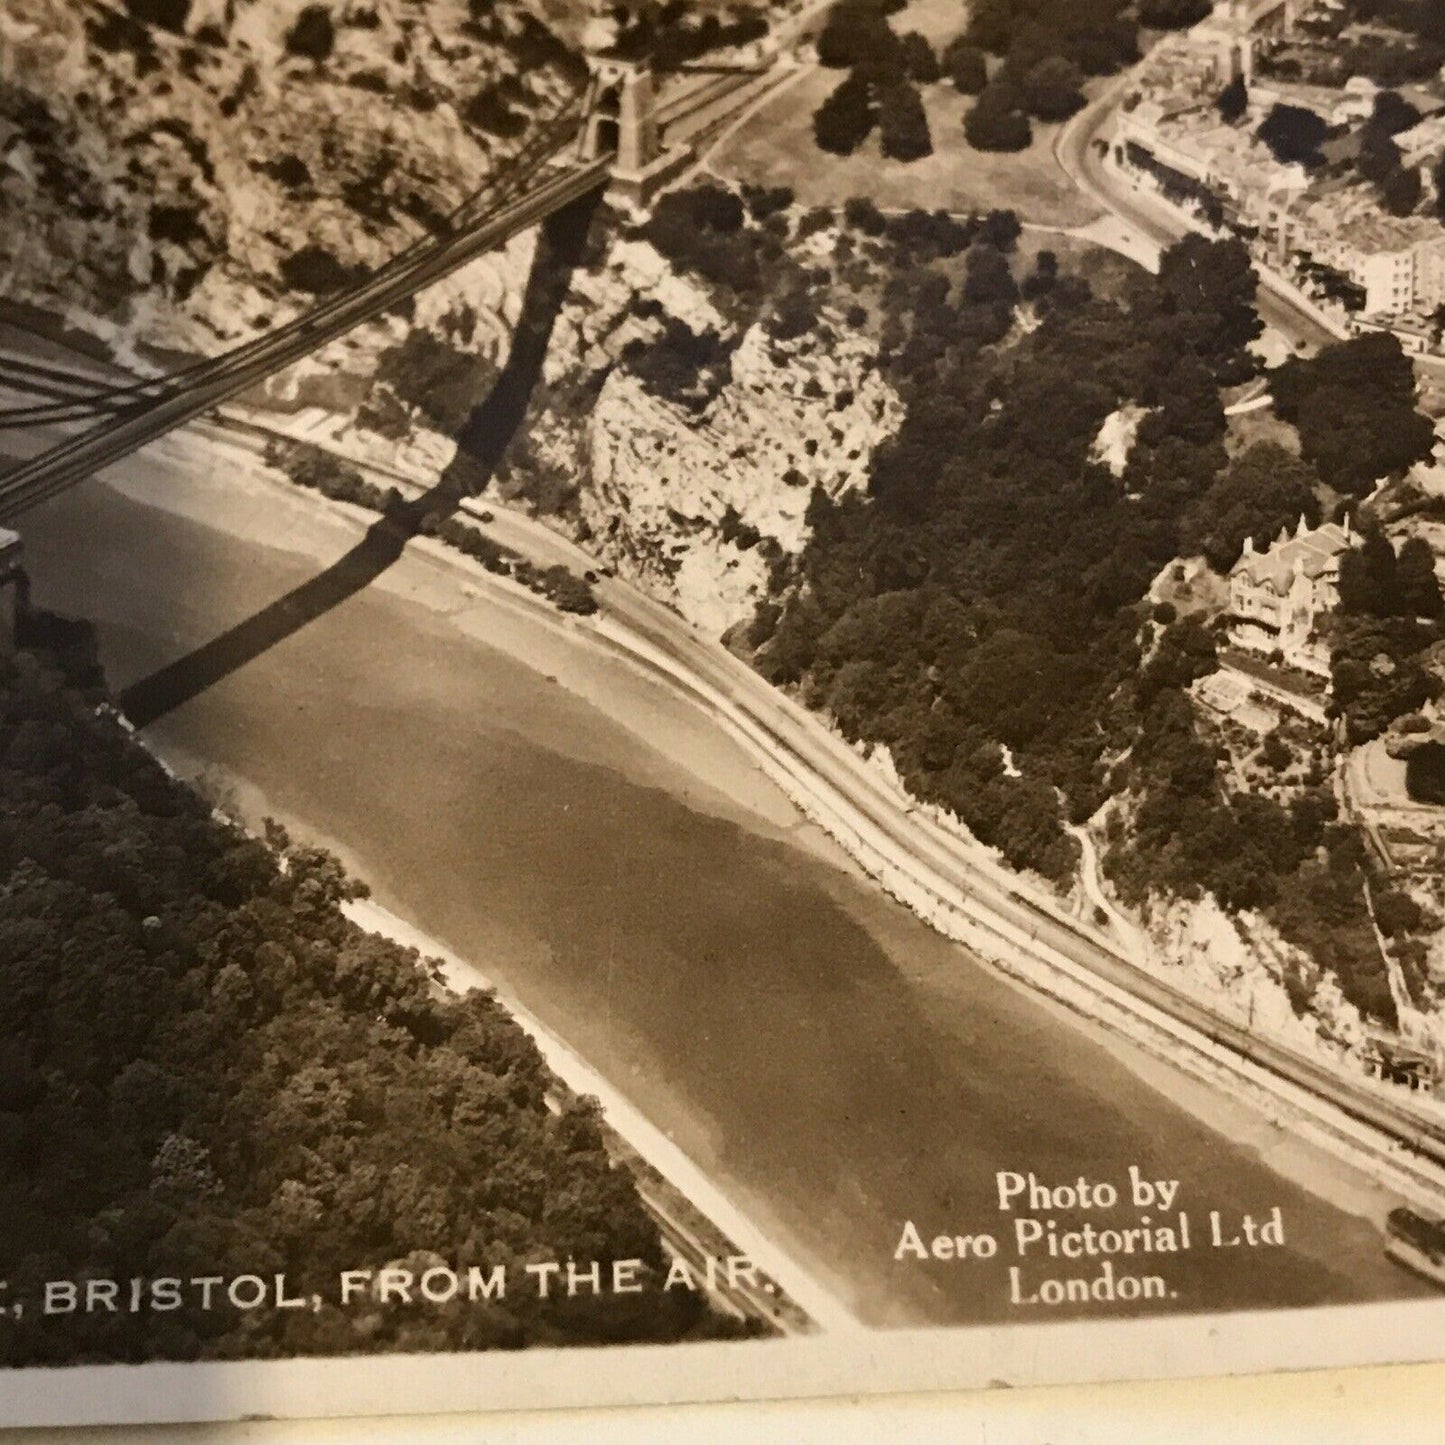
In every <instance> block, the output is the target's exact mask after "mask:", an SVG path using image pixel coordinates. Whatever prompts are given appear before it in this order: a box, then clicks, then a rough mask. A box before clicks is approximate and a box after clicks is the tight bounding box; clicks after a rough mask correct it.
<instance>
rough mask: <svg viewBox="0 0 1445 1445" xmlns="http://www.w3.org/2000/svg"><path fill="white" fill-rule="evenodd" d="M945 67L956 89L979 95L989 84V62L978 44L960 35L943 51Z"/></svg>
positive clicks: (963, 92) (964, 92)
mask: <svg viewBox="0 0 1445 1445" xmlns="http://www.w3.org/2000/svg"><path fill="white" fill-rule="evenodd" d="M943 69H944V71H945V72H946V73H947V75H948V78H949V79H950V80H951V81H952V82H953V87H954V89H955V90H957V91H959V92H960V93H961V94H963V95H977V94H978V93H979V92H980V91H981V90H982V89H983V88H984V86H986V85H987V84H988V62H987V61H986V60H985V58H984V53H983V51H982V50H980V49H979V48H978V46H976V45H972V44H970V43H969V42H968V40H966V39H964V38H963V37H960V38H959V39H957V40H955V41H954V42H953V43H952V44H951V45H950V46H949V47H948V48H947V49H946V50H945V51H944V52H943Z"/></svg>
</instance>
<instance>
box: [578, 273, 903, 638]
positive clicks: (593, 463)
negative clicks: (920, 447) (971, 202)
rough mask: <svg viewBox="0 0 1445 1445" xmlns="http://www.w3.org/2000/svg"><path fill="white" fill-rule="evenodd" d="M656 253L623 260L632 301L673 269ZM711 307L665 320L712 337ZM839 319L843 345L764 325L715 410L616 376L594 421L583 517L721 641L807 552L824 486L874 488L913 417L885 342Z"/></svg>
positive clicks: (675, 312)
mask: <svg viewBox="0 0 1445 1445" xmlns="http://www.w3.org/2000/svg"><path fill="white" fill-rule="evenodd" d="M645 249H646V248H642V247H637V248H635V250H634V251H633V252H632V253H631V254H625V255H622V256H619V257H616V258H614V266H613V268H612V269H611V275H610V278H609V279H611V280H612V281H613V283H614V284H615V285H616V286H617V287H618V289H619V294H620V295H625V294H627V293H628V291H629V290H630V289H631V286H632V284H633V283H634V281H635V280H642V279H644V277H643V276H638V275H637V273H638V272H639V270H642V271H643V272H644V276H645V275H646V274H647V273H652V274H656V272H657V269H658V268H661V269H662V270H663V271H664V272H665V268H662V263H661V258H659V257H657V256H656V254H655V253H651V254H650V256H644V255H640V254H638V253H639V252H642V251H644V250H645ZM670 289H671V290H672V291H673V292H674V293H677V292H678V291H682V292H686V290H688V289H689V288H685V287H680V286H678V285H677V284H675V283H674V285H673V286H672V287H671V288H670ZM651 294H652V295H653V296H654V297H656V296H658V294H659V291H658V288H656V287H654V288H653V289H652V291H651ZM701 299H702V298H693V297H688V296H686V295H685V294H684V295H681V296H676V299H675V300H673V302H672V304H671V305H669V306H668V307H667V309H666V311H665V313H664V315H663V317H660V318H658V319H656V320H655V321H654V322H653V325H654V326H659V325H663V324H665V320H666V317H668V316H675V317H679V318H680V319H686V318H688V317H692V318H693V319H692V320H690V321H689V325H690V326H692V328H693V329H694V330H696V329H697V325H698V320H697V314H698V312H699V311H700V310H701V307H700V305H699V304H698V302H699V301H700V300H701ZM679 303H682V304H679ZM827 319H829V318H825V320H827ZM831 319H832V321H833V323H834V324H833V327H832V328H831V330H832V336H831V339H830V340H829V342H828V343H827V344H825V343H824V342H823V341H822V340H821V339H820V336H819V334H818V333H816V332H810V333H808V334H806V335H804V336H802V337H800V338H797V339H795V340H790V341H787V342H777V341H774V340H772V339H771V338H770V337H769V336H768V335H767V333H766V331H765V329H764V327H763V326H762V325H761V324H754V325H752V326H750V327H748V328H747V329H746V330H745V331H744V332H743V333H742V334H741V335H739V336H733V337H731V338H728V339H730V340H732V341H735V342H736V349H735V350H734V351H733V352H732V356H731V372H730V378H729V379H728V380H727V382H726V383H725V384H723V385H722V386H720V387H719V388H718V390H717V391H716V394H715V395H713V396H712V398H711V399H710V400H709V401H708V403H707V404H706V406H705V407H703V408H702V409H700V410H698V409H694V408H693V407H691V406H686V405H679V404H678V403H676V402H673V401H670V400H667V399H665V398H663V397H660V396H657V395H655V394H653V393H652V392H650V391H649V389H648V387H647V385H646V383H645V382H644V380H643V379H642V378H641V377H639V376H638V375H636V374H635V373H633V372H631V371H629V370H628V369H627V368H626V367H614V368H613V369H612V370H610V371H609V372H608V374H607V376H606V379H605V381H604V382H603V385H602V387H601V391H600V394H599V395H598V398H597V404H596V407H595V409H594V410H593V412H592V414H591V416H590V418H588V419H587V421H586V423H585V430H584V432H583V436H582V440H583V442H584V446H583V451H582V459H583V476H582V487H581V491H580V493H579V510H580V515H581V518H582V520H583V522H584V524H585V525H586V527H587V529H588V531H589V532H590V534H591V536H592V538H593V546H594V547H595V549H596V550H597V551H598V552H599V554H600V555H601V556H603V557H604V558H605V559H606V560H608V561H609V562H611V563H613V564H614V565H615V566H617V567H618V568H619V569H620V570H621V571H623V572H625V573H628V574H630V575H632V576H634V577H636V578H637V579H639V580H640V581H642V582H643V583H644V584H645V585H646V586H647V587H648V588H649V589H650V590H651V591H653V592H654V593H655V594H657V595H659V596H662V597H663V598H665V599H666V600H667V601H669V602H671V603H673V604H674V605H675V606H676V607H677V608H678V609H679V610H680V611H681V612H682V613H683V615H684V616H686V617H687V618H688V619H689V620H690V621H692V622H693V623H695V624H696V625H697V626H698V627H700V628H702V629H703V630H704V631H706V632H709V633H711V634H712V635H714V636H718V635H721V634H723V633H724V632H726V631H727V630H728V629H729V628H731V627H733V626H735V625H736V624H738V623H740V622H744V621H746V620H747V619H749V618H751V616H752V615H753V612H754V610H755V608H756V606H757V603H758V601H759V600H760V599H761V598H762V597H764V596H766V594H767V588H768V576H769V566H770V559H771V558H775V557H778V556H779V555H781V554H789V555H792V554H796V553H797V552H799V551H800V550H801V549H802V546H803V544H804V542H805V541H806V540H807V525H806V521H805V513H806V511H807V506H808V500H809V498H810V496H811V495H812V492H813V489H814V488H815V487H821V488H822V489H823V490H824V491H825V492H827V493H828V494H829V495H830V496H837V495H839V494H840V493H842V492H844V491H847V490H849V489H851V488H854V487H858V486H861V485H862V484H863V483H864V482H865V481H866V478H867V473H868V466H869V462H870V460H871V458H872V454H873V451H874V449H875V448H876V447H877V446H878V444H879V443H880V442H881V441H882V440H883V439H884V438H886V437H887V436H889V435H891V433H892V432H893V431H894V430H895V429H896V427H897V426H898V425H899V423H900V422H901V421H902V415H903V407H902V404H901V402H900V401H899V399H898V397H897V395H896V394H895V393H894V392H893V390H892V389H891V388H890V387H889V386H888V385H887V383H886V382H884V381H883V380H882V378H881V377H880V376H879V375H878V374H877V372H876V370H875V369H874V365H875V360H876V354H877V353H876V347H875V345H874V343H873V342H872V341H871V340H869V339H868V338H867V337H864V336H861V335H858V334H854V333H849V332H848V331H847V330H846V328H844V327H843V325H842V323H841V322H839V321H838V320H837V318H831ZM724 334H725V335H726V333H724Z"/></svg>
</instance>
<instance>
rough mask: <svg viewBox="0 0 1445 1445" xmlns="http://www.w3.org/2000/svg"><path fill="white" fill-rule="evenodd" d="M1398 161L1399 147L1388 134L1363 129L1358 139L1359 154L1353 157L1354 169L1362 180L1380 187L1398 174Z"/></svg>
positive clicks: (1367, 128)
mask: <svg viewBox="0 0 1445 1445" xmlns="http://www.w3.org/2000/svg"><path fill="white" fill-rule="evenodd" d="M1400 160H1401V156H1400V147H1399V146H1398V145H1396V144H1395V140H1394V138H1393V137H1392V136H1391V135H1390V134H1389V132H1387V131H1382V130H1375V129H1373V128H1371V127H1369V126H1367V127H1366V128H1365V130H1364V131H1363V133H1362V134H1361V137H1360V153H1359V155H1358V156H1356V157H1355V169H1356V170H1357V171H1358V172H1359V173H1360V176H1361V178H1362V179H1364V180H1367V181H1369V182H1370V184H1371V185H1375V186H1382V185H1384V183H1385V182H1386V181H1388V180H1389V179H1390V177H1391V176H1393V175H1395V174H1397V173H1398V171H1399V169H1400Z"/></svg>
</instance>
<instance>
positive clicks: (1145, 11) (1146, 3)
mask: <svg viewBox="0 0 1445 1445" xmlns="http://www.w3.org/2000/svg"><path fill="white" fill-rule="evenodd" d="M1212 8H1213V7H1212V5H1211V3H1210V0H1139V23H1140V24H1141V25H1147V26H1149V27H1150V29H1152V30H1186V29H1188V27H1189V26H1191V25H1197V24H1198V23H1199V22H1200V21H1201V20H1203V19H1205V17H1206V16H1208V14H1209V12H1210V10H1211V9H1212Z"/></svg>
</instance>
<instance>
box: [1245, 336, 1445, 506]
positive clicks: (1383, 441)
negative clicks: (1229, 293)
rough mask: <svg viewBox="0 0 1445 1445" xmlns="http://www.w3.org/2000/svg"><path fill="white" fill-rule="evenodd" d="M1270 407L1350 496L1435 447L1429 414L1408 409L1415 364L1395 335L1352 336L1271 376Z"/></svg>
mask: <svg viewBox="0 0 1445 1445" xmlns="http://www.w3.org/2000/svg"><path fill="white" fill-rule="evenodd" d="M1269 379H1270V387H1271V389H1272V390H1273V392H1274V396H1275V406H1276V409H1277V410H1278V412H1279V415H1280V416H1281V417H1283V418H1284V420H1285V421H1290V422H1293V423H1294V424H1295V425H1296V427H1297V428H1298V429H1299V434H1300V446H1301V449H1302V450H1303V452H1304V455H1305V457H1306V458H1307V459H1308V460H1310V461H1312V462H1314V464H1315V466H1316V467H1317V468H1318V469H1319V473H1320V476H1321V478H1322V479H1323V480H1324V481H1326V482H1328V483H1329V485H1330V486H1332V487H1334V488H1336V490H1338V491H1342V492H1347V493H1349V494H1351V495H1353V496H1363V495H1365V494H1366V493H1367V492H1369V491H1370V490H1371V489H1372V488H1373V487H1374V485H1375V484H1376V483H1377V482H1378V481H1379V480H1380V478H1381V477H1385V476H1388V475H1390V474H1391V473H1392V472H1397V471H1402V470H1404V469H1405V468H1406V467H1409V466H1412V465H1414V463H1416V462H1420V461H1424V460H1425V459H1426V458H1428V457H1429V456H1430V455H1431V453H1432V452H1433V451H1434V449H1435V428H1434V424H1433V423H1432V422H1431V421H1430V418H1429V417H1427V416H1424V415H1422V414H1421V413H1420V412H1418V411H1417V410H1416V409H1415V387H1416V383H1415V369H1414V365H1413V363H1412V362H1411V360H1410V358H1409V357H1408V356H1407V355H1406V354H1405V351H1404V349H1403V347H1401V345H1400V342H1399V339H1398V338H1397V337H1394V336H1391V335H1389V334H1387V333H1383V332H1372V333H1369V334H1367V335H1365V336H1357V337H1352V338H1351V339H1350V340H1348V341H1342V342H1337V343H1335V344H1334V345H1332V346H1327V347H1325V348H1324V349H1323V350H1322V351H1320V352H1319V354H1318V355H1316V356H1314V357H1312V358H1309V359H1305V358H1302V357H1291V358H1290V359H1289V360H1287V361H1286V362H1285V363H1284V364H1283V365H1282V366H1279V367H1277V368H1275V370H1274V371H1272V372H1271V373H1270V377H1269Z"/></svg>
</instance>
